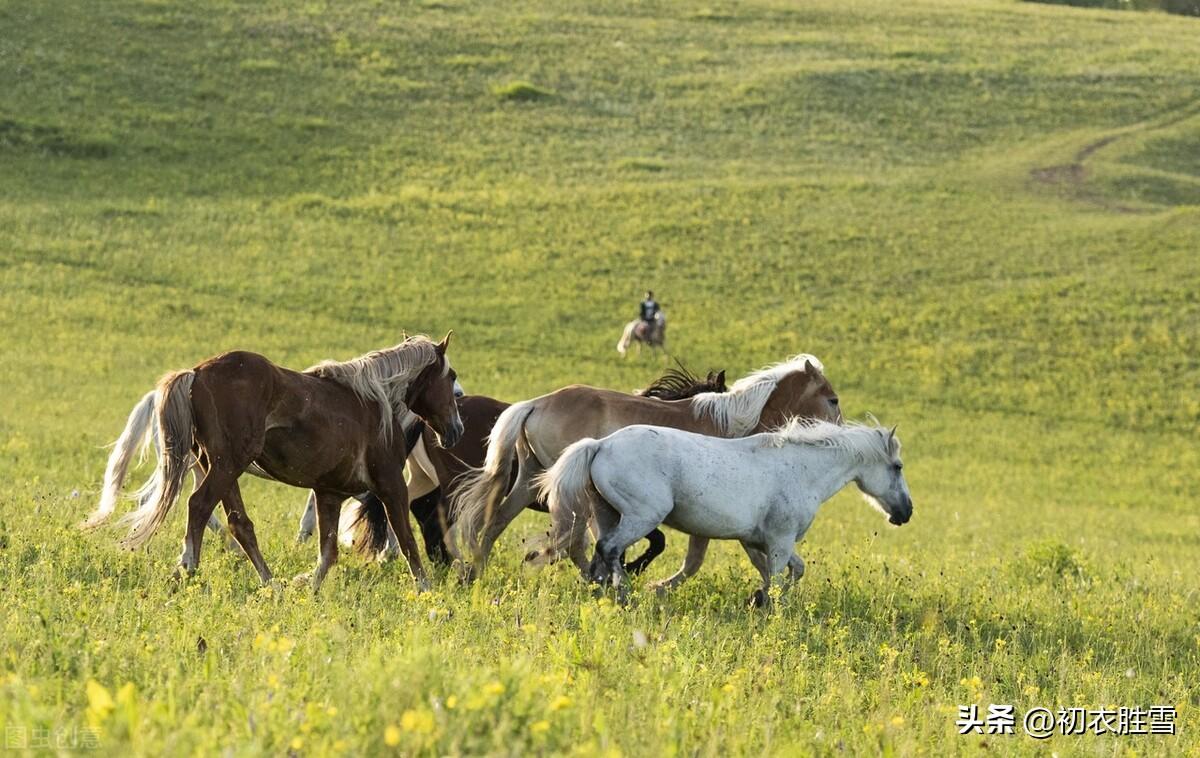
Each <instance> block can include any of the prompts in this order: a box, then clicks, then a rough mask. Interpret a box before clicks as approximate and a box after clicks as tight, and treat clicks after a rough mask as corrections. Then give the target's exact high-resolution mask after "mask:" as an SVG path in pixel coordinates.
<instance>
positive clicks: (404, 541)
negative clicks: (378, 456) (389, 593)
mask: <svg viewBox="0 0 1200 758" xmlns="http://www.w3.org/2000/svg"><path fill="white" fill-rule="evenodd" d="M373 492H374V493H375V494H376V495H378V496H379V499H380V500H382V501H383V505H384V508H385V509H386V510H387V517H388V524H390V525H391V527H392V532H393V533H394V534H395V535H396V540H397V541H398V542H399V543H400V552H401V553H403V554H404V557H405V558H406V559H407V560H408V568H409V570H410V571H411V572H412V575H413V579H415V580H416V582H417V588H418V589H420V590H422V591H424V590H428V589H429V579H428V577H426V576H425V567H424V566H422V565H421V553H420V551H419V550H418V549H417V540H416V538H415V537H414V536H413V532H412V524H411V523H409V519H408V485H406V484H405V483H404V477H403V476H400V475H398V472H394V473H393V472H390V470H389V473H384V474H381V475H377V476H376V477H375V488H374V489H373Z"/></svg>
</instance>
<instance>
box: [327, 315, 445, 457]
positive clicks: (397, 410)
mask: <svg viewBox="0 0 1200 758" xmlns="http://www.w3.org/2000/svg"><path fill="white" fill-rule="evenodd" d="M437 359H438V354H437V344H436V343H435V342H433V340H431V339H429V338H428V337H425V336H423V335H417V336H413V337H409V338H407V339H406V340H404V341H403V342H401V343H400V344H399V345H396V346H395V347H389V348H384V349H383V350H372V351H371V352H369V353H367V354H366V355H360V356H359V357H357V358H351V359H350V360H348V361H341V362H338V361H321V362H320V363H318V364H317V365H315V366H311V367H309V368H307V369H305V370H304V373H306V374H311V375H313V376H320V377H323V378H326V379H332V380H333V381H335V382H338V383H339V384H343V385H345V386H346V387H348V388H350V390H352V391H353V392H354V394H356V395H358V397H359V398H360V399H362V401H363V402H364V403H375V404H377V405H378V406H379V409H380V411H381V413H380V417H379V435H380V437H382V438H383V439H385V440H386V439H389V438H390V437H391V434H392V421H393V419H397V418H399V417H400V416H402V415H404V413H405V412H407V411H408V406H407V405H406V404H405V403H404V396H405V395H406V394H407V393H408V386H409V384H411V383H412V381H413V380H414V379H416V378H417V376H418V375H420V373H421V372H422V371H424V370H425V368H426V367H427V366H429V365H430V364H432V363H434V362H435V361H437ZM449 370H450V361H449V360H446V361H445V366H444V369H443V374H444V373H445V372H448V371H449Z"/></svg>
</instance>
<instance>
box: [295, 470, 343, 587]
mask: <svg viewBox="0 0 1200 758" xmlns="http://www.w3.org/2000/svg"><path fill="white" fill-rule="evenodd" d="M313 493H314V494H315V495H316V498H317V543H318V548H317V550H318V552H317V568H316V570H315V571H313V573H312V590H313V594H316V593H317V591H318V590H319V589H321V583H322V582H324V581H325V575H326V574H328V573H329V569H330V567H332V566H333V564H335V563H337V555H338V521H339V520H340V518H341V515H342V500H343V499H344V496H343V495H341V494H340V493H337V492H328V491H325V490H321V491H316V490H314V491H313ZM303 578H304V575H301V576H299V577H297V579H303Z"/></svg>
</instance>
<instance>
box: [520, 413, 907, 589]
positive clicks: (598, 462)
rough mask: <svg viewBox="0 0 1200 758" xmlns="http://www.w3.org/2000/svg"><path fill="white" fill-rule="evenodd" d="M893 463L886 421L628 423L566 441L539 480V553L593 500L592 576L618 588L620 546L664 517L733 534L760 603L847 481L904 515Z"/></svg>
mask: <svg viewBox="0 0 1200 758" xmlns="http://www.w3.org/2000/svg"><path fill="white" fill-rule="evenodd" d="M902 468H903V464H902V463H901V461H900V441H899V440H898V439H896V436H895V428H893V429H892V430H890V431H889V430H887V429H882V428H879V427H875V426H864V425H861V424H851V425H847V426H839V425H837V424H833V423H829V422H825V421H818V422H805V421H800V420H798V419H793V420H791V421H789V422H788V423H787V424H786V425H785V426H784V427H783V428H781V429H780V430H778V431H775V432H767V433H764V434H756V435H753V436H750V437H743V438H740V439H723V438H720V437H709V436H705V435H700V434H693V433H691V432H685V431H681V430H678V429H668V428H664V427H656V426H644V425H638V426H629V427H626V428H624V429H621V430H620V431H617V432H614V433H613V434H610V435H609V436H607V437H605V438H604V439H602V440H594V439H583V440H580V441H579V442H576V443H574V444H573V445H571V446H570V447H568V448H567V449H566V451H565V452H564V453H563V455H562V457H560V458H559V459H558V462H557V463H555V464H554V466H553V467H552V468H551V469H550V470H549V471H547V472H546V473H545V475H543V477H542V478H541V480H540V482H539V487H540V494H541V497H542V501H543V502H545V503H547V504H548V505H549V507H550V515H551V520H552V521H553V524H554V526H553V531H552V535H553V536H552V545H551V547H550V548H549V549H548V551H547V553H546V554H545V555H546V557H551V558H552V557H555V555H556V554H557V553H558V552H559V551H560V550H561V546H562V544H565V543H566V542H568V541H569V540H570V535H571V533H572V532H573V531H574V527H575V525H574V524H573V523H571V522H572V521H573V515H572V514H575V513H581V512H583V513H586V512H588V510H590V511H591V512H592V513H593V514H594V519H595V523H596V527H597V528H598V531H599V539H598V541H597V543H596V553H595V557H593V558H592V563H591V567H590V569H589V573H590V574H591V577H590V578H591V579H592V580H594V581H597V582H605V581H607V580H610V579H611V581H612V583H613V585H614V586H616V587H617V588H618V592H619V593H621V594H622V597H623V592H624V582H625V572H624V570H623V569H622V567H621V552H622V551H623V550H625V548H626V547H628V546H629V545H631V544H633V543H634V542H636V541H637V540H639V539H641V538H642V537H643V536H644V535H645V534H646V533H647V532H649V531H650V530H651V529H654V528H655V527H657V526H659V525H660V524H666V525H667V526H669V527H672V528H674V529H677V530H679V531H681V532H685V533H687V534H690V535H694V536H698V537H704V538H709V539H725V540H737V541H739V542H740V543H741V544H742V547H743V548H745V550H746V553H747V554H748V555H749V556H750V560H751V562H753V563H754V566H755V568H757V569H758V571H759V573H760V574H761V575H762V580H763V587H762V589H761V590H760V591H758V592H756V593H755V602H756V604H765V603H766V602H767V597H768V595H767V592H768V591H769V589H770V586H771V581H772V579H780V580H783V579H784V572H785V570H788V569H790V571H789V572H788V573H789V576H788V577H787V580H786V581H784V582H783V583H784V584H785V585H786V584H787V583H788V582H790V581H791V580H793V579H796V578H798V577H799V576H800V575H802V574H803V573H804V561H803V560H801V559H800V557H799V556H798V555H796V554H795V545H796V543H797V542H799V541H800V539H801V538H803V537H804V534H805V532H807V531H808V528H809V526H811V525H812V522H813V518H814V517H815V516H816V515H817V508H818V507H819V506H820V505H821V504H822V503H824V502H825V501H826V500H828V499H829V498H831V497H833V496H834V495H835V494H836V493H837V492H838V491H839V490H841V489H842V488H843V487H845V486H846V485H847V484H849V483H850V482H855V483H856V484H857V485H858V487H859V489H860V490H861V491H862V493H863V495H864V496H865V497H866V499H867V501H868V502H870V503H871V504H873V505H874V506H875V507H877V508H878V509H879V510H880V511H882V512H883V513H884V514H885V515H886V516H887V517H888V520H889V521H890V522H891V523H892V524H895V525H897V526H898V525H900V524H904V523H906V522H907V521H908V520H909V518H911V517H912V511H913V505H912V497H911V496H910V495H909V492H908V484H907V483H906V482H905V481H904V474H903V472H902ZM581 500H587V501H589V502H588V503H580V501H581ZM581 505H583V506H584V508H581V507H580V506H581ZM589 506H590V507H589ZM560 543H561V544H560Z"/></svg>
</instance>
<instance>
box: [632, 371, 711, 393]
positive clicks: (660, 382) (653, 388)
mask: <svg viewBox="0 0 1200 758" xmlns="http://www.w3.org/2000/svg"><path fill="white" fill-rule="evenodd" d="M718 391H720V386H719V385H718V383H717V382H710V381H709V380H707V379H701V378H700V377H698V376H696V375H695V374H693V373H692V372H691V371H688V370H687V368H685V367H684V365H683V364H682V363H678V362H676V367H675V368H672V369H667V372H666V373H664V374H663V375H662V376H660V377H659V378H657V379H655V380H654V381H653V382H652V383H651V384H650V386H648V387H646V388H645V389H642V390H638V391H637V392H635V393H633V394H635V395H640V396H641V397H652V398H655V399H657V400H686V399H688V398H689V397H695V396H696V395H699V394H700V393H702V392H718Z"/></svg>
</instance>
